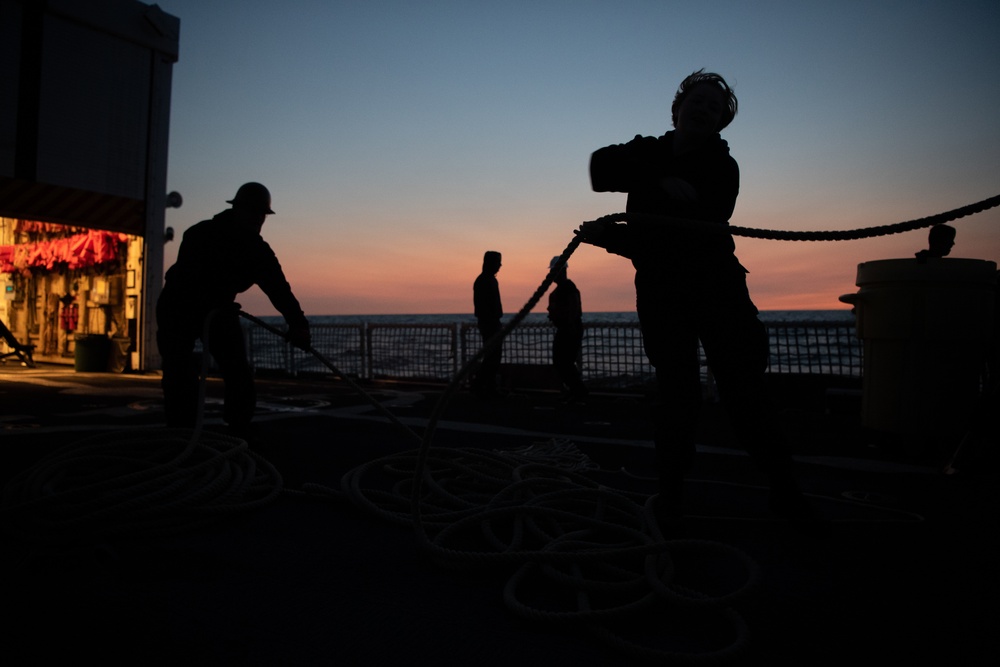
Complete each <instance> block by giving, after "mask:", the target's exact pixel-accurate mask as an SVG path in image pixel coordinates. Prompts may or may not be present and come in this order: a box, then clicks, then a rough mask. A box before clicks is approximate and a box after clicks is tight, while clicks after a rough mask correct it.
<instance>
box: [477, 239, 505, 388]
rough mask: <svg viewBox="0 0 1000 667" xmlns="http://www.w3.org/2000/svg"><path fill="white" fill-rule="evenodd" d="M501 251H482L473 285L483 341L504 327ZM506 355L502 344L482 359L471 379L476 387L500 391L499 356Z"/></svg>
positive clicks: (484, 342) (484, 343)
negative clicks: (501, 293) (479, 268)
mask: <svg viewBox="0 0 1000 667" xmlns="http://www.w3.org/2000/svg"><path fill="white" fill-rule="evenodd" d="M500 260H501V255H500V253H498V252H496V251H495V250H487V251H486V253H485V254H484V255H483V271H482V273H480V274H479V277H478V278H476V281H475V283H473V285H472V300H473V305H474V308H475V315H476V322H477V323H478V325H479V335H480V336H481V337H482V339H483V345H484V346H485V345H486V343H487V342H488V341H489V340H490V339H491V338H492V337H493V336H494V335H496V334H497V333H499V331H500V330H501V329H502V328H503V327H502V325H501V324H500V318H502V317H503V305H501V303H500V284H499V283H498V282H497V277H496V276H497V272H498V271H500ZM502 355H503V345H498V346H497V347H496V349H494V350H493V351H492V352H491V353H490V354H488V355H487V356H486V358H485V359H483V363H482V364H481V365H480V367H479V371H478V372H477V373H476V377H475V379H474V380H473V381H472V389H473V391H474V392H475V393H476V394H478V395H479V396H481V397H483V398H490V397H493V396H496V395H497V386H496V382H497V373H498V372H499V371H500V359H501V356H502Z"/></svg>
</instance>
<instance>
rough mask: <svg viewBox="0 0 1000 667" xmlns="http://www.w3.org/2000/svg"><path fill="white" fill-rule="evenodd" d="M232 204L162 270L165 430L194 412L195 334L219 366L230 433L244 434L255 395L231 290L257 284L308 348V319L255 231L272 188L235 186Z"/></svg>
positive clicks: (192, 234)
mask: <svg viewBox="0 0 1000 667" xmlns="http://www.w3.org/2000/svg"><path fill="white" fill-rule="evenodd" d="M227 203H230V204H232V208H231V209H228V210H225V211H223V212H221V213H219V214H218V215H216V216H215V217H213V218H212V219H211V220H205V221H202V222H199V223H198V224H196V225H194V226H193V227H191V228H190V229H188V230H187V231H186V232H184V237H183V239H182V241H181V245H180V248H179V249H178V252H177V262H176V263H175V264H174V265H173V266H172V267H170V269H169V270H168V271H167V273H166V278H165V283H164V286H163V292H162V294H161V295H160V299H159V301H158V302H157V304H156V317H157V321H158V329H157V332H156V342H157V345H158V346H159V349H160V356H161V357H162V360H163V380H162V386H163V403H164V409H165V411H166V421H167V426H168V427H177V428H192V427H193V426H194V425H195V421H196V419H197V413H198V377H199V368H198V366H197V362H196V360H195V358H194V354H193V352H194V344H195V341H196V340H197V339H201V340H202V343H203V344H204V345H205V347H206V349H207V350H208V352H209V353H211V355H212V358H213V359H215V362H216V363H217V364H218V366H219V368H220V369H221V371H222V375H223V379H224V382H225V404H224V408H223V410H224V412H223V416H224V418H225V420H226V423H227V424H228V425H229V428H230V430H231V431H232V433H233V434H234V435H235V436H237V437H240V438H244V439H247V438H248V436H249V428H250V421H251V419H252V418H253V414H254V410H255V408H256V402H257V395H256V389H255V387H254V380H253V374H252V372H251V370H250V365H249V363H248V361H247V355H246V345H245V343H244V339H243V329H242V327H241V326H240V321H239V310H240V306H239V304H238V303H236V302H235V301H236V295H237V294H239V293H241V292H245V291H246V290H248V289H250V287H252V286H253V285H258V286H259V287H260V288H261V290H262V291H263V292H264V294H266V295H267V297H268V298H269V299H270V300H271V303H272V304H273V305H274V307H275V308H276V309H277V310H278V312H280V313H281V314H282V315H283V316H284V318H285V321H286V322H287V323H288V339H289V341H291V342H292V343H293V344H295V345H297V346H299V347H309V345H310V334H309V322H308V321H307V320H306V317H305V314H304V313H303V312H302V308H301V307H300V306H299V302H298V300H297V299H296V298H295V295H294V294H292V288H291V287H290V286H289V284H288V281H287V280H286V279H285V274H284V272H283V271H282V269H281V264H279V263H278V258H277V257H276V256H275V254H274V251H273V250H271V246H269V245H268V244H267V242H266V241H264V239H263V238H262V237H261V235H260V231H261V228H262V227H263V225H264V220H265V218H266V216H268V215H271V214H273V213H274V211H272V210H271V193H270V192H269V191H268V190H267V188H265V187H264V186H263V185H261V184H260V183H246V184H244V185H242V186H240V188H239V190H237V192H236V196H235V197H234V198H233V199H231V200H229V201H228V202H227Z"/></svg>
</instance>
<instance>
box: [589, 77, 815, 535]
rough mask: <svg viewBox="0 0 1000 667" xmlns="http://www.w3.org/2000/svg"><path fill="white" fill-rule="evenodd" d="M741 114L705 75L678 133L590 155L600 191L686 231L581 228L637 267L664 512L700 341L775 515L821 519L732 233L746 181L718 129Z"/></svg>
mask: <svg viewBox="0 0 1000 667" xmlns="http://www.w3.org/2000/svg"><path fill="white" fill-rule="evenodd" d="M736 110H737V101H736V96H735V94H734V93H733V91H732V89H731V88H730V87H729V85H728V84H727V83H726V81H725V79H723V78H722V77H721V76H719V75H718V74H714V73H706V72H705V71H704V70H700V71H698V72H695V73H693V74H691V75H690V76H688V77H687V78H686V79H684V81H682V82H681V84H680V86H679V88H678V90H677V93H676V94H675V96H674V101H673V104H672V106H671V115H672V121H673V125H674V128H675V129H674V130H673V131H670V132H667V133H666V134H664V135H663V136H660V137H643V136H636V137H635V139H633V140H632V141H630V142H628V143H626V144H617V145H612V146H607V147H605V148H601V149H599V150H597V151H595V152H594V153H593V155H592V156H591V158H590V177H591V183H592V185H593V188H594V190H595V191H596V192H625V193H628V202H627V205H626V211H627V212H628V213H636V214H646V215H650V216H670V217H673V218H680V219H684V220H688V221H693V222H692V223H690V226H688V225H683V226H682V225H679V224H671V223H670V222H669V221H666V220H659V219H652V220H650V219H641V218H637V219H634V220H630V221H628V222H627V223H624V224H615V223H609V222H608V221H605V220H595V221H591V222H587V223H584V224H583V225H581V227H580V230H579V234H580V236H581V237H582V240H583V241H584V242H586V243H592V244H594V245H597V246H600V247H603V248H606V249H607V250H608V252H612V253H615V254H619V255H622V256H624V257H627V258H629V259H631V260H632V264H633V266H634V267H635V293H636V311H637V313H638V315H639V324H640V327H641V330H642V336H643V346H644V348H645V351H646V355H647V357H648V358H649V361H650V363H651V364H652V365H653V367H654V368H655V370H656V383H657V388H658V394H659V401H658V405H657V408H656V414H655V417H654V423H655V434H654V441H655V445H656V462H657V468H658V473H659V496H658V497H657V499H656V504H655V508H656V511H657V515H658V516H660V517H661V518H662V517H671V516H677V515H679V514H681V513H682V495H683V491H682V489H683V480H684V477H685V475H686V473H687V471H688V470H689V469H690V467H691V465H692V464H693V461H694V456H695V442H696V437H697V426H698V414H699V412H700V409H701V403H702V400H703V399H702V388H701V380H700V368H699V361H698V342H699V340H700V341H701V344H702V346H703V347H704V350H705V354H706V356H707V358H708V364H709V366H710V367H711V369H712V372H713V374H714V377H715V379H716V383H717V386H718V390H719V395H720V398H721V400H722V402H723V404H724V406H725V407H726V410H727V412H728V413H729V416H730V421H731V423H732V425H733V428H734V430H735V432H736V434H737V436H738V438H739V440H740V442H741V444H742V445H743V446H744V447H745V448H746V449H747V451H748V452H749V453H750V455H751V456H752V457H753V459H754V461H755V462H756V463H757V464H758V465H759V466H760V467H761V468H762V469H763V470H765V471H766V472H767V474H768V477H769V479H770V486H771V496H770V507H771V509H772V511H774V512H775V513H777V514H779V515H780V516H783V517H786V518H789V519H793V520H796V521H798V520H810V519H812V518H813V517H814V513H813V511H812V508H811V507H810V506H809V504H808V503H807V502H806V500H805V498H804V496H803V495H802V493H801V492H800V491H799V488H798V485H797V483H796V482H795V480H794V478H793V476H792V472H791V463H792V459H791V453H790V451H789V449H788V447H787V444H786V443H785V442H784V440H783V438H782V437H781V436H780V433H779V432H778V430H777V429H776V428H775V425H774V424H772V421H773V419H772V417H773V415H772V411H771V408H770V406H769V405H768V404H767V402H766V399H765V397H764V396H765V391H764V387H763V381H764V372H765V370H766V369H767V360H768V352H769V343H768V335H767V330H766V328H765V327H764V325H763V324H762V323H761V321H760V319H759V318H758V311H757V308H756V306H754V304H753V301H751V299H750V294H749V292H748V291H747V284H746V273H747V271H746V269H745V268H743V266H742V265H741V264H740V262H739V260H738V259H737V257H736V254H735V248H736V245H735V243H734V241H733V237H732V235H731V234H729V233H728V232H727V231H726V227H727V226H728V224H729V218H730V216H731V215H732V213H733V209H734V208H735V206H736V197H737V194H738V193H739V183H740V174H739V167H738V165H737V163H736V160H734V159H733V157H732V156H731V155H730V153H729V145H728V144H727V142H726V141H725V140H724V139H722V138H721V137H720V135H719V133H720V132H721V131H722V130H723V129H724V128H726V127H727V126H728V125H729V123H730V122H731V121H732V120H733V118H734V117H735V116H736Z"/></svg>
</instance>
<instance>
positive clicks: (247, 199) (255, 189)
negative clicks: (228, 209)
mask: <svg viewBox="0 0 1000 667" xmlns="http://www.w3.org/2000/svg"><path fill="white" fill-rule="evenodd" d="M226 203H227V204H232V205H233V206H236V205H239V206H244V207H246V208H251V209H254V210H256V211H261V210H263V211H264V212H265V213H267V214H269V215H270V214H271V213H274V211H272V210H271V193H270V192H269V191H268V189H267V188H265V187H264V186H263V185H261V184H260V183H244V184H243V185H241V186H240V189H239V190H237V191H236V196H235V197H233V198H232V199H230V200H228V201H226Z"/></svg>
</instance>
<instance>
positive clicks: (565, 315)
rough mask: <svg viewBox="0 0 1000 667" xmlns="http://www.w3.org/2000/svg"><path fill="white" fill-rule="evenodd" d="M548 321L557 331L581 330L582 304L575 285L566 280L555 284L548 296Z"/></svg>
mask: <svg viewBox="0 0 1000 667" xmlns="http://www.w3.org/2000/svg"><path fill="white" fill-rule="evenodd" d="M548 312H549V320H550V321H551V322H552V324H554V325H555V327H556V328H557V329H565V330H577V329H581V330H582V329H583V304H582V302H581V300H580V290H579V289H577V287H576V284H575V283H574V282H573V281H572V280H570V279H569V278H567V279H566V280H563V281H562V282H559V283H556V288H555V289H554V290H552V293H551V294H549V307H548Z"/></svg>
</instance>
